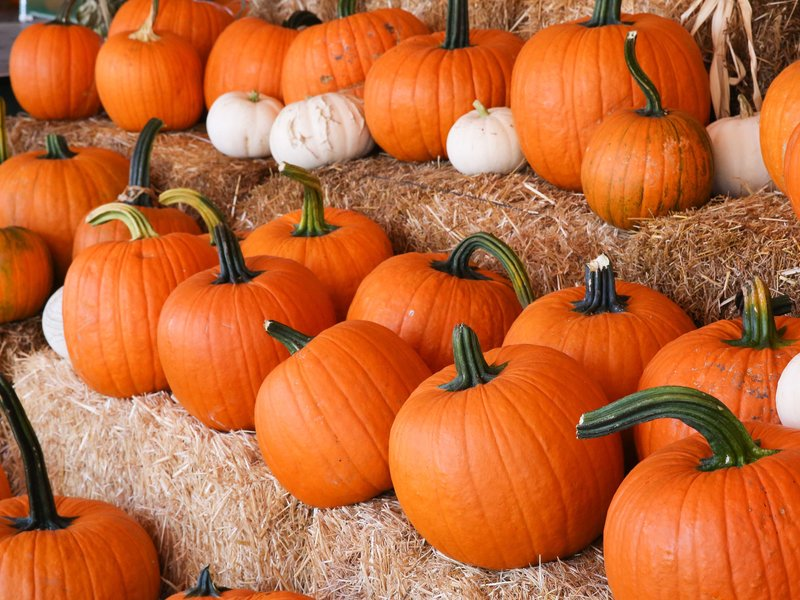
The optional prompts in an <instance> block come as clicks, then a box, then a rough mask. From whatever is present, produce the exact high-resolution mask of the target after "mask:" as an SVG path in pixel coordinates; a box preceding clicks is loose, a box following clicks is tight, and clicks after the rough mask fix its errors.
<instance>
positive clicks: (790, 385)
mask: <svg viewBox="0 0 800 600" xmlns="http://www.w3.org/2000/svg"><path fill="white" fill-rule="evenodd" d="M775 406H776V408H777V409H778V417H779V418H780V420H781V423H782V424H784V425H786V426H787V427H794V428H795V429H800V354H798V355H797V356H795V357H794V358H793V359H792V360H790V361H789V364H787V365H786V367H785V368H784V369H783V372H782V373H781V376H780V379H778V388H777V389H776V391H775Z"/></svg>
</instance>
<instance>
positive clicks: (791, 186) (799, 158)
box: [783, 123, 800, 219]
mask: <svg viewBox="0 0 800 600" xmlns="http://www.w3.org/2000/svg"><path fill="white" fill-rule="evenodd" d="M783 181H784V184H783V189H784V190H785V191H786V196H788V198H789V201H790V202H791V203H792V210H793V211H794V214H795V215H796V216H797V218H798V219H800V123H798V125H797V127H795V128H794V131H793V132H792V135H791V136H790V137H789V141H788V142H787V143H786V155H785V157H784V170H783Z"/></svg>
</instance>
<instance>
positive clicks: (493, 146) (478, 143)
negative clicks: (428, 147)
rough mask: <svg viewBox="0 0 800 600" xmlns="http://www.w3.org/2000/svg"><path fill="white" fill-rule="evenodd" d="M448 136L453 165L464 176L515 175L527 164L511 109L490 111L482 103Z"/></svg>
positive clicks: (451, 129)
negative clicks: (516, 171)
mask: <svg viewBox="0 0 800 600" xmlns="http://www.w3.org/2000/svg"><path fill="white" fill-rule="evenodd" d="M473 106H474V107H475V110H474V111H471V112H468V113H467V114H465V115H463V116H461V117H460V118H459V119H458V121H456V122H455V123H454V124H453V126H452V127H451V128H450V131H449V132H448V134H447V156H448V158H449V159H450V164H452V165H453V167H454V168H455V169H456V171H458V172H459V173H463V174H464V175H477V174H478V173H511V172H512V171H514V170H516V169H518V168H520V167H521V166H522V165H523V164H524V163H525V157H524V156H522V150H520V147H519V139H518V138H517V132H516V130H515V129H514V117H513V116H512V115H511V109H510V108H508V107H505V106H501V107H498V108H491V109H487V108H486V107H485V106H484V105H483V104H481V103H480V101H479V100H475V102H473Z"/></svg>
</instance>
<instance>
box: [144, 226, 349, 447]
mask: <svg viewBox="0 0 800 600" xmlns="http://www.w3.org/2000/svg"><path fill="white" fill-rule="evenodd" d="M214 237H215V241H216V244H217V251H218V252H219V268H213V269H208V270H205V271H203V272H201V273H198V274H197V275H195V276H193V277H190V278H189V279H187V280H186V281H184V282H183V283H181V284H180V285H179V286H178V287H177V288H176V289H175V291H174V292H173V293H172V294H170V297H169V298H168V299H167V301H166V303H165V304H164V307H163V309H162V311H161V317H160V319H159V323H158V353H159V356H160V358H161V364H162V366H163V368H164V372H165V373H166V376H167V382H168V383H169V386H170V388H171V389H172V393H173V394H174V395H175V397H176V398H177V399H178V401H179V402H180V403H181V404H182V405H183V406H184V407H185V408H186V410H188V411H189V412H190V413H191V414H192V415H193V416H195V417H196V418H198V419H199V420H200V421H202V422H203V423H204V424H205V425H206V426H208V427H213V428H214V429H219V430H223V431H229V430H232V429H253V428H254V426H255V422H254V420H253V410H254V408H255V405H256V395H257V394H258V389H259V386H261V383H262V382H263V381H264V378H265V377H266V376H267V374H268V373H269V372H270V371H272V369H274V368H275V367H276V366H278V365H279V364H280V363H281V361H283V360H285V359H286V358H287V357H288V356H289V352H288V351H287V350H286V348H284V347H283V345H281V344H280V343H279V342H277V341H275V340H273V339H271V338H270V337H269V336H268V335H265V334H264V332H263V330H262V328H261V325H262V323H264V321H265V320H268V319H278V320H282V321H285V322H287V323H291V324H292V326H293V327H298V328H301V329H303V330H304V331H309V332H311V333H313V334H317V333H319V332H320V331H322V330H324V329H325V328H327V327H330V326H331V325H333V324H334V323H335V322H336V317H335V314H334V310H333V304H332V303H331V300H330V298H329V297H328V294H327V292H326V291H325V289H324V288H323V286H322V284H321V283H320V282H319V280H318V279H317V278H316V277H314V275H313V274H312V273H311V271H309V270H308V269H306V268H304V267H303V266H301V265H299V264H298V263H296V262H294V261H292V260H286V259H285V258H278V257H275V256H256V257H253V258H250V259H248V260H247V262H245V260H244V257H243V256H242V253H241V250H240V248H239V242H238V241H237V240H236V236H235V235H234V234H233V232H232V231H230V229H227V228H226V227H225V226H224V225H218V226H217V227H216V228H215V229H214Z"/></svg>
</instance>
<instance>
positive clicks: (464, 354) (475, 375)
mask: <svg viewBox="0 0 800 600" xmlns="http://www.w3.org/2000/svg"><path fill="white" fill-rule="evenodd" d="M453 358H454V359H455V360H454V362H455V365H456V377H455V379H453V380H452V381H450V382H448V383H443V384H442V385H440V386H439V387H440V388H441V389H443V390H446V391H448V392H461V391H464V390H468V389H470V388H473V387H476V386H478V385H480V384H482V383H489V382H490V381H491V380H492V379H494V378H495V377H497V376H498V375H499V374H500V373H501V372H502V370H503V369H505V368H506V365H507V364H508V363H503V364H502V365H491V366H490V365H489V364H488V363H487V362H486V359H485V358H484V357H483V352H481V344H480V341H479V340H478V335H477V334H476V333H475V332H474V331H473V330H472V329H470V328H469V326H467V325H465V324H464V323H460V324H459V325H456V326H455V329H453Z"/></svg>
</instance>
